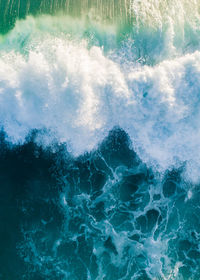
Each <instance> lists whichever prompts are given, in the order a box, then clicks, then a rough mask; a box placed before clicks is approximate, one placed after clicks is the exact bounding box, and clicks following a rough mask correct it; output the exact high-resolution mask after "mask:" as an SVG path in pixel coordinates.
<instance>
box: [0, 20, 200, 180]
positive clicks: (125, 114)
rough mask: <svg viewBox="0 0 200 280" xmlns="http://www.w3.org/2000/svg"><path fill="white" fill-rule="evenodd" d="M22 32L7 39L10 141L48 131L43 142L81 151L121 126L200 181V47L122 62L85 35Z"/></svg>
mask: <svg viewBox="0 0 200 280" xmlns="http://www.w3.org/2000/svg"><path fill="white" fill-rule="evenodd" d="M26 28H28V27H26ZM32 28H33V26H32V25H31V27H30V30H32ZM34 28H36V27H34ZM36 29H37V28H36ZM40 29H42V28H41V25H40ZM17 30H18V29H16V30H15V31H14V32H12V33H11V34H10V35H9V36H7V37H4V38H2V39H1V45H0V46H1V51H0V121H1V126H2V127H3V128H4V130H5V132H6V133H7V136H8V138H9V140H10V141H11V142H13V143H19V142H20V143H23V142H24V141H25V138H26V136H27V135H28V133H29V132H30V131H31V130H33V129H39V130H43V129H45V130H48V131H49V133H48V134H47V133H43V136H41V137H40V139H39V137H38V141H40V142H41V141H42V142H43V143H46V144H49V143H51V141H53V140H55V139H57V141H59V142H65V143H67V144H68V147H69V149H70V150H71V151H72V152H73V153H74V154H75V155H78V154H81V153H83V152H85V151H87V150H91V149H93V148H95V147H96V146H97V144H98V143H100V142H101V141H102V140H103V138H104V137H105V136H106V135H107V133H108V132H109V130H111V129H112V128H113V127H114V126H120V127H121V128H123V129H124V130H125V131H127V132H128V134H129V135H130V137H131V140H132V142H133V146H134V148H135V149H136V151H137V152H138V154H139V156H140V157H141V158H142V160H144V161H145V162H146V163H148V164H150V165H153V166H155V167H156V168H158V169H160V170H165V169H167V168H170V167H172V166H179V165H180V164H182V163H184V162H186V164H187V169H186V174H187V177H188V178H189V179H192V180H194V181H197V180H199V169H200V163H199V162H200V160H199V157H200V156H199V155H200V142H199V137H200V122H199V120H200V109H199V108H200V107H199V103H200V98H199V92H200V79H199V77H200V52H198V51H196V52H194V53H191V54H187V55H185V56H182V57H179V58H178V57H177V58H174V59H171V60H166V61H163V62H162V63H160V64H158V65H156V66H154V67H150V66H138V65H136V64H134V63H132V64H131V66H130V64H129V65H127V66H126V67H124V65H123V67H122V65H121V64H120V63H118V62H117V59H116V57H115V60H113V59H112V56H109V55H108V54H107V55H105V53H104V51H103V49H102V48H101V47H97V46H93V47H90V48H89V47H88V43H87V41H86V40H79V41H77V40H76V41H73V40H72V39H70V38H69V37H68V36H66V35H64V34H61V35H60V36H55V34H54V33H53V34H51V33H50V32H46V31H45V33H42V32H38V33H37V32H36V31H34V30H33V32H32V33H33V34H32V33H31V32H28V34H29V36H28V38H27V32H25V33H23V32H22V30H21V29H20V30H18V31H19V32H17ZM34 32H35V33H34ZM36 34H37V36H36ZM44 34H46V35H45V37H44ZM25 35H26V36H25ZM22 45H23V47H22Z"/></svg>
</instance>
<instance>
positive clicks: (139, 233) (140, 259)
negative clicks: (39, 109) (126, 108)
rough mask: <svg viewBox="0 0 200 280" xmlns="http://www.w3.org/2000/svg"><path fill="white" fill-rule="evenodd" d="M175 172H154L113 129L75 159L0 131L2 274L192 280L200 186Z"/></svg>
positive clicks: (197, 258) (58, 148) (199, 261)
mask: <svg viewBox="0 0 200 280" xmlns="http://www.w3.org/2000/svg"><path fill="white" fill-rule="evenodd" d="M181 172H182V171H180V170H177V171H175V170H174V171H169V172H167V173H166V175H165V177H164V179H161V178H162V177H159V176H158V175H159V174H153V171H152V170H150V169H148V168H147V167H146V166H145V165H144V164H143V163H142V162H141V160H140V159H139V158H138V156H137V155H136V153H135V152H134V151H133V150H132V148H131V143H130V140H129V137H128V135H127V134H126V133H125V132H124V131H122V130H120V129H119V128H117V129H114V130H113V131H111V132H110V134H109V135H108V137H107V138H106V139H105V140H104V141H103V143H102V144H100V145H99V147H98V149H97V150H95V151H92V152H90V153H86V154H84V155H82V156H80V157H78V158H73V157H72V156H70V155H69V154H68V153H67V150H66V147H64V146H63V145H54V147H53V148H52V147H51V149H44V148H41V147H39V146H37V145H36V144H35V143H34V135H33V136H32V137H30V138H29V139H27V142H26V143H25V144H24V145H22V146H11V145H10V144H9V143H7V142H6V141H5V138H4V135H3V134H2V135H1V145H0V178H1V188H0V194H1V196H0V200H1V205H0V208H1V209H0V210H1V211H0V238H1V239H0V240H1V241H0V242H1V253H0V261H1V263H2V264H3V266H1V268H0V273H1V274H0V275H2V276H0V277H2V279H16V280H18V279H20V280H21V279H30V280H37V279H50V280H51V279H54V280H57V279H58V280H59V279H69V280H71V279H72V280H74V279H82V280H86V279H91V280H95V279H108V280H113V279H115V280H117V279H119V280H120V279H125V280H129V279H153V277H154V278H155V277H157V278H158V279H159V277H161V276H160V274H159V273H160V271H161V270H162V273H163V274H164V275H166V277H168V276H169V274H170V273H171V272H170V271H172V270H173V269H175V270H176V271H178V277H180V279H188V278H187V277H188V275H189V274H191V273H192V275H193V276H192V277H193V278H191V279H194V280H196V279H198V275H199V266H200V252H199V236H200V235H199V234H200V232H199V230H200V225H199V215H200V213H199V190H198V187H195V186H193V187H192V189H189V187H187V185H186V183H185V182H183V180H182V179H181ZM166 182H167V183H166ZM171 182H173V184H174V185H175V186H176V188H175V189H173V188H170V187H169V186H171ZM187 188H188V189H187ZM172 190H173V191H172ZM189 191H190V192H189ZM188 192H189V194H188ZM177 263H178V264H179V263H181V264H182V265H181V266H180V267H178V269H177V268H176V266H177ZM88 277H89V278H88ZM181 277H182V278H181ZM0 279H1V278H0ZM161 279H162V278H161Z"/></svg>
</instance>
